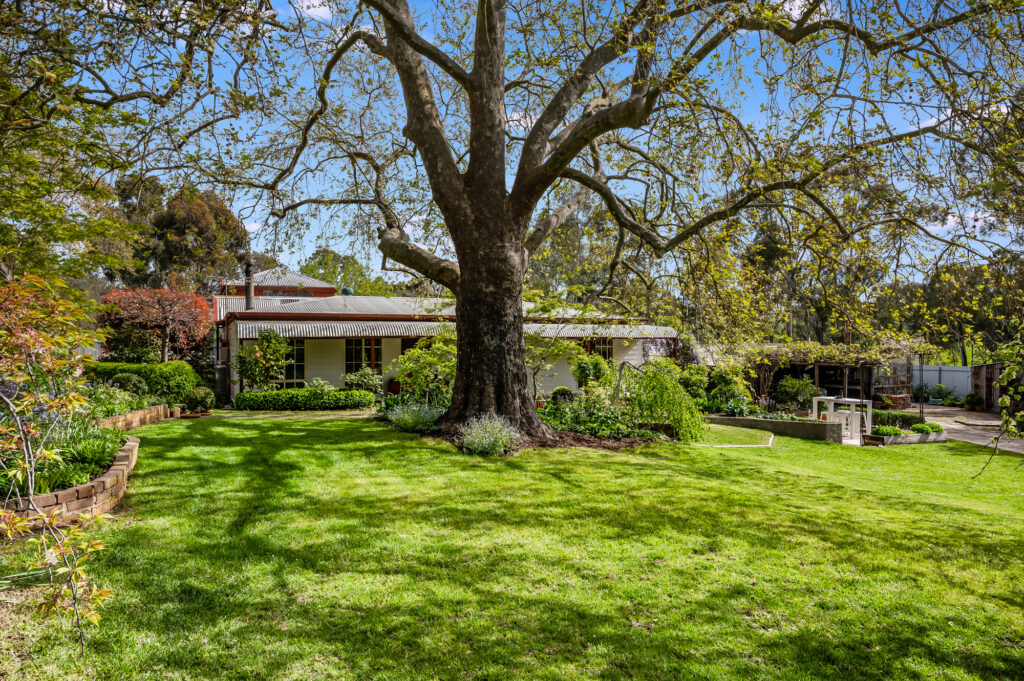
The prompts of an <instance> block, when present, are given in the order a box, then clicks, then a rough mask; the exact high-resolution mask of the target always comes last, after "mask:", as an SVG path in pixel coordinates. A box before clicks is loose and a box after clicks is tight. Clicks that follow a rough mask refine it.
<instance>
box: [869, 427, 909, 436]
mask: <svg viewBox="0 0 1024 681" xmlns="http://www.w3.org/2000/svg"><path fill="white" fill-rule="evenodd" d="M871 434H872V435H881V436H883V437H886V436H889V435H902V434H903V431H902V430H900V429H899V428H897V427H896V426H875V427H874V428H872V429H871Z"/></svg>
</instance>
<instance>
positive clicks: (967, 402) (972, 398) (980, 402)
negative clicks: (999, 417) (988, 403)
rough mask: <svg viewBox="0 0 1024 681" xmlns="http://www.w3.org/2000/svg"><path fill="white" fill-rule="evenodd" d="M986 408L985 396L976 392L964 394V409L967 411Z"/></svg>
mask: <svg viewBox="0 0 1024 681" xmlns="http://www.w3.org/2000/svg"><path fill="white" fill-rule="evenodd" d="M984 408H985V398H984V397H982V396H981V395H978V394H976V393H967V395H965V396H964V409H966V410H967V411H981V410H983V409H984Z"/></svg>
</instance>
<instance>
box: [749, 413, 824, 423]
mask: <svg viewBox="0 0 1024 681" xmlns="http://www.w3.org/2000/svg"><path fill="white" fill-rule="evenodd" d="M757 418H759V419H767V420H769V421H809V422H812V423H813V422H814V419H809V418H803V417H801V416H794V415H793V414H790V413H787V412H784V411H763V412H761V413H760V414H758V415H757Z"/></svg>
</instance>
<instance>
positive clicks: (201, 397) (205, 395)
mask: <svg viewBox="0 0 1024 681" xmlns="http://www.w3.org/2000/svg"><path fill="white" fill-rule="evenodd" d="M213 403H214V397H213V391H212V390H210V389H209V388H206V387H201V388H194V389H193V390H192V392H190V393H189V394H188V395H186V396H185V408H186V409H188V410H189V411H190V412H192V413H193V414H201V413H203V412H207V411H210V410H211V409H213Z"/></svg>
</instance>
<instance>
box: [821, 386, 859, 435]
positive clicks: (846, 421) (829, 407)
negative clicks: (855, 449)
mask: <svg viewBox="0 0 1024 681" xmlns="http://www.w3.org/2000/svg"><path fill="white" fill-rule="evenodd" d="M819 404H822V405H824V407H825V414H826V417H825V418H826V420H829V421H832V420H836V421H840V422H841V423H842V424H843V432H844V434H846V433H847V432H849V434H850V436H851V437H853V436H854V435H859V434H860V419H861V412H859V411H857V407H864V414H863V416H864V426H865V429H866V432H868V433H870V432H871V427H872V426H871V416H872V415H871V409H872V404H871V400H855V399H853V398H852V397H826V396H820V397H815V398H814V402H813V410H812V412H811V418H813V419H814V420H815V421H817V420H818V412H819V409H818V406H819ZM839 405H846V406H849V407H850V412H849V416H848V417H845V416H839V414H840V413H842V412H837V411H835V407H837V406H839Z"/></svg>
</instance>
